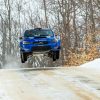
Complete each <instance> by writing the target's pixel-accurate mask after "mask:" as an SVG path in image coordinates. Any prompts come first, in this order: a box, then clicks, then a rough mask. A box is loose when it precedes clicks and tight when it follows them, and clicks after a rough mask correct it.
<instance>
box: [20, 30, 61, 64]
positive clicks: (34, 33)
mask: <svg viewBox="0 0 100 100" xmlns="http://www.w3.org/2000/svg"><path fill="white" fill-rule="evenodd" d="M60 46H61V41H60V37H59V36H58V38H57V37H56V36H55V33H54V32H53V31H52V30H51V29H42V28H35V29H30V30H26V31H25V32H24V34H23V37H20V56H21V62H22V63H25V62H26V61H27V58H28V57H29V56H30V55H34V54H37V53H38V54H39V53H40V54H42V53H43V54H45V53H47V55H48V57H51V58H52V59H53V61H56V59H59V54H60Z"/></svg>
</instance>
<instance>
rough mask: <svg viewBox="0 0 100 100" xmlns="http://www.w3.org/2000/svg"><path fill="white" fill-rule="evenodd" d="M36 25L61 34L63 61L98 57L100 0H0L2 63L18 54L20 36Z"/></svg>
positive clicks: (77, 60) (82, 60) (75, 62)
mask: <svg viewBox="0 0 100 100" xmlns="http://www.w3.org/2000/svg"><path fill="white" fill-rule="evenodd" d="M37 27H41V28H51V29H52V30H53V31H54V32H55V33H56V34H57V35H60V37H61V45H62V46H61V58H60V60H61V61H62V65H68V66H75V65H80V64H82V63H85V62H87V61H90V60H93V59H95V58H98V57H100V0H36V1H35V0H0V63H1V65H4V64H5V63H6V60H5V59H6V56H7V55H13V56H19V37H20V36H22V34H23V32H24V31H25V30H26V29H33V28H37Z"/></svg>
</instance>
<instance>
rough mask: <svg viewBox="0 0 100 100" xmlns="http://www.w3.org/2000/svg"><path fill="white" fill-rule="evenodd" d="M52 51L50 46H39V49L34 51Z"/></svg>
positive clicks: (36, 48)
mask: <svg viewBox="0 0 100 100" xmlns="http://www.w3.org/2000/svg"><path fill="white" fill-rule="evenodd" d="M50 49H51V47H50V46H37V47H33V51H35V52H41V51H48V50H50Z"/></svg>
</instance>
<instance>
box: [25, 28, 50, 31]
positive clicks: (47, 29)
mask: <svg viewBox="0 0 100 100" xmlns="http://www.w3.org/2000/svg"><path fill="white" fill-rule="evenodd" d="M34 30H46V31H47V30H51V29H49V28H34V29H29V30H26V31H34Z"/></svg>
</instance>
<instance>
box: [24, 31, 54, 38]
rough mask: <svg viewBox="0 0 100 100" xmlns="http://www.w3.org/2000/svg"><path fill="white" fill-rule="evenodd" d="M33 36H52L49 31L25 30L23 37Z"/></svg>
mask: <svg viewBox="0 0 100 100" xmlns="http://www.w3.org/2000/svg"><path fill="white" fill-rule="evenodd" d="M34 36H53V32H52V31H51V30H27V31H25V33H24V37H34Z"/></svg>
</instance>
